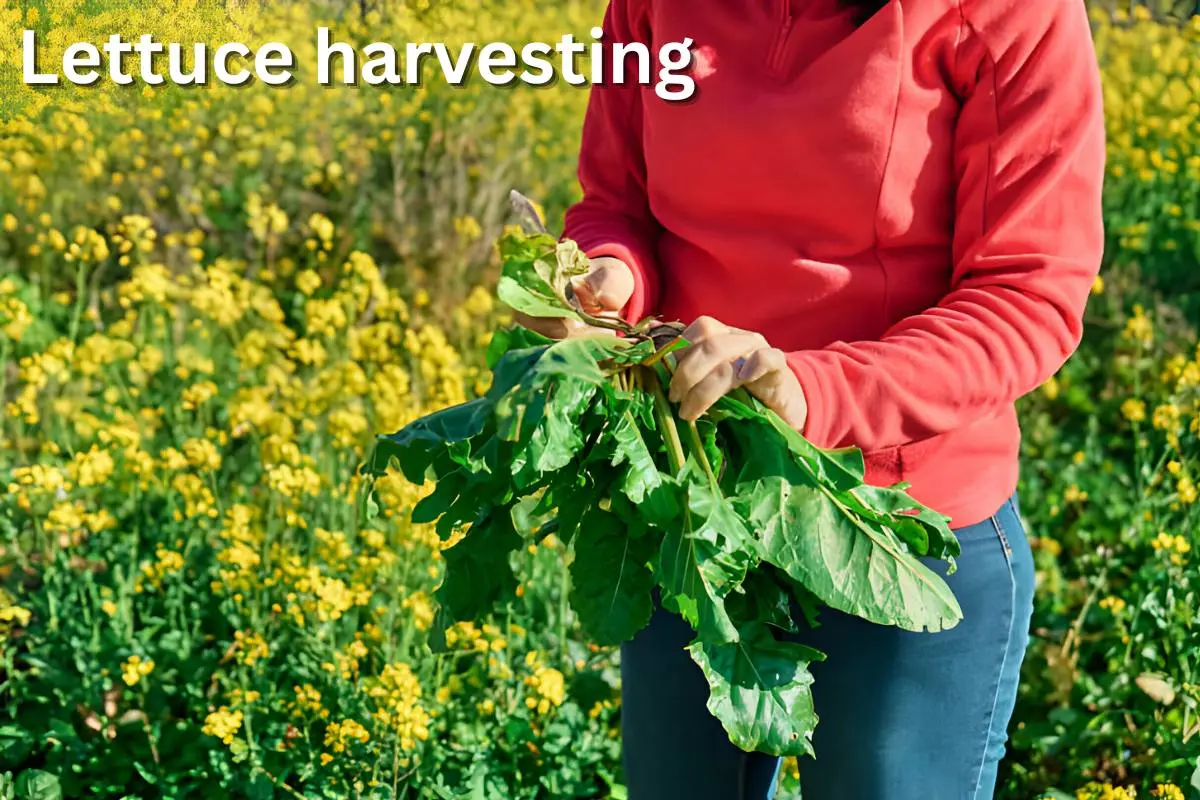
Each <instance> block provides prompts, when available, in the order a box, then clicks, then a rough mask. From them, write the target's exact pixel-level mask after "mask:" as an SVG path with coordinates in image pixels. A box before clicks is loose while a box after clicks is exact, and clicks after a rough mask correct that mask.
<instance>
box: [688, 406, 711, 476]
mask: <svg viewBox="0 0 1200 800" xmlns="http://www.w3.org/2000/svg"><path fill="white" fill-rule="evenodd" d="M688 436H689V438H690V439H691V442H690V444H691V445H692V452H693V453H694V454H695V456H696V460H697V461H699V462H700V466H701V467H703V468H704V474H705V475H707V476H708V480H709V482H710V483H712V485H713V488H714V489H715V488H716V487H717V476H716V473H714V472H713V468H712V464H710V463H709V461H708V455H707V454H706V453H705V452H704V442H702V441H701V440H700V430H699V428H697V427H696V422H695V420H688Z"/></svg>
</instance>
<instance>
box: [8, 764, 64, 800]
mask: <svg viewBox="0 0 1200 800" xmlns="http://www.w3.org/2000/svg"><path fill="white" fill-rule="evenodd" d="M17 796H18V797H21V798H24V800H62V796H63V793H62V786H61V785H60V784H59V782H58V778H57V777H56V776H55V775H52V774H50V773H49V772H44V771H42V770H40V769H27V770H25V771H24V772H22V773H21V774H20V775H18V776H17Z"/></svg>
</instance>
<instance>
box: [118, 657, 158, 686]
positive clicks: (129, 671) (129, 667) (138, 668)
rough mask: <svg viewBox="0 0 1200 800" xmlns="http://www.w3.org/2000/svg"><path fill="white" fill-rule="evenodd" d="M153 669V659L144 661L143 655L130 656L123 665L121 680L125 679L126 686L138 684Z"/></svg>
mask: <svg viewBox="0 0 1200 800" xmlns="http://www.w3.org/2000/svg"><path fill="white" fill-rule="evenodd" d="M153 671H154V662H153V661H152V660H150V659H146V660H144V661H143V660H142V658H141V656H130V657H129V658H128V659H127V660H126V661H125V663H124V664H122V665H121V680H123V681H125V685H126V686H137V685H138V683H139V682H140V681H141V680H142V678H144V677H146V676H147V675H149V674H150V673H151V672H153Z"/></svg>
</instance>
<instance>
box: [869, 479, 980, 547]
mask: <svg viewBox="0 0 1200 800" xmlns="http://www.w3.org/2000/svg"><path fill="white" fill-rule="evenodd" d="M849 494H850V495H852V497H853V499H854V500H856V501H858V502H857V503H856V506H855V509H856V510H857V511H859V512H860V513H863V514H866V515H868V516H870V517H871V518H872V519H875V520H876V521H877V522H883V523H886V524H888V526H889V527H890V528H891V529H892V530H893V531H895V532H896V535H897V536H899V537H900V539H901V540H902V541H903V542H904V543H905V544H907V545H908V546H909V547H911V548H912V550H913V552H914V553H915V554H916V555H919V556H930V557H932V558H946V559H951V558H953V557H954V556H957V555H959V554H960V553H961V551H962V548H961V545H960V544H959V541H958V537H956V536H955V535H954V532H953V531H952V530H951V529H950V519H949V517H946V516H944V515H942V514H939V513H937V512H936V511H934V510H932V509H930V508H926V507H925V506H923V505H921V504H920V503H918V502H917V501H916V500H914V499H913V498H912V496H911V495H909V494H908V493H907V492H905V491H903V489H901V488H900V486H890V487H882V486H868V485H866V484H864V485H862V486H859V487H857V488H856V489H853V490H852V491H851V492H850V493H849ZM879 512H883V513H879Z"/></svg>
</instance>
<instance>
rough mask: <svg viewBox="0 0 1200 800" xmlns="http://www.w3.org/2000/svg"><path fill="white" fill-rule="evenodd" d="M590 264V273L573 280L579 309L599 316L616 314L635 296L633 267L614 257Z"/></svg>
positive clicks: (599, 259)
mask: <svg viewBox="0 0 1200 800" xmlns="http://www.w3.org/2000/svg"><path fill="white" fill-rule="evenodd" d="M591 263H592V269H591V270H590V271H589V272H587V273H586V274H585V275H582V276H580V277H578V278H574V279H572V281H571V288H572V289H573V290H574V291H575V298H576V300H577V301H578V302H579V308H580V309H581V310H582V311H583V312H584V313H587V314H594V315H597V316H601V315H603V316H610V315H615V314H616V313H617V312H619V311H620V310H621V309H622V308H624V307H625V305H626V304H627V303H628V302H629V298H631V297H633V286H634V280H633V270H631V269H630V268H629V266H628V265H627V264H626V263H625V262H624V261H621V260H620V259H617V258H613V257H611V256H601V257H600V258H594V259H592V261H591Z"/></svg>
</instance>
